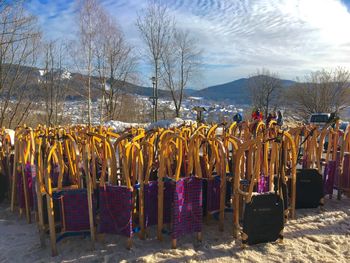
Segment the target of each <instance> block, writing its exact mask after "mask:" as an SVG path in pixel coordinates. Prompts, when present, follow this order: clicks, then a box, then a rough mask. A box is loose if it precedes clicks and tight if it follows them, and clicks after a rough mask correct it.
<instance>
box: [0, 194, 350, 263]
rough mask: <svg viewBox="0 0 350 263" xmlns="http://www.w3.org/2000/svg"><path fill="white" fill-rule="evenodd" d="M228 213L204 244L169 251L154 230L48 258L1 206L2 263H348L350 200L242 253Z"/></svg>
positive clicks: (181, 244)
mask: <svg viewBox="0 0 350 263" xmlns="http://www.w3.org/2000/svg"><path fill="white" fill-rule="evenodd" d="M231 222H232V214H230V213H228V214H226V222H225V231H224V232H223V233H222V232H219V231H218V221H215V220H214V219H212V220H210V221H209V222H208V224H205V225H204V229H203V242H202V243H199V242H197V241H195V237H194V236H192V235H190V236H185V237H183V238H181V239H179V241H178V249H170V246H171V240H170V237H169V236H167V235H165V236H164V241H163V242H159V241H158V240H157V239H156V238H155V237H156V229H155V227H152V228H151V231H150V238H149V239H147V240H140V239H138V238H137V237H134V238H133V241H134V246H133V248H132V249H131V250H130V251H129V250H126V249H125V238H124V237H120V236H113V235H111V236H105V238H100V239H99V241H98V242H96V245H95V249H94V250H92V249H91V246H90V241H89V239H88V238H85V239H84V238H80V237H74V238H67V239H65V240H63V241H61V242H60V243H58V251H59V255H58V256H57V257H54V258H52V257H51V256H50V250H49V240H48V238H47V240H46V241H47V247H46V248H44V249H43V248H40V247H39V236H38V233H37V229H36V225H35V224H30V225H28V224H27V223H26V222H25V220H24V219H23V218H22V219H19V217H18V215H17V214H13V213H11V212H10V210H9V208H8V204H2V205H0V233H1V234H0V262H23V263H24V262H120V261H124V262H202V261H206V262H233V261H235V262H350V199H343V200H341V201H338V200H328V199H327V200H326V205H325V211H322V212H320V211H319V210H318V209H307V210H298V211H297V219H296V220H292V221H289V222H288V223H287V226H286V228H285V240H284V243H283V244H279V243H269V244H259V245H255V246H252V247H249V248H246V249H244V250H242V249H241V248H240V246H239V243H238V241H236V240H234V239H233V238H232V237H231V232H232V224H231Z"/></svg>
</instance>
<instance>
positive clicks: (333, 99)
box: [286, 68, 350, 120]
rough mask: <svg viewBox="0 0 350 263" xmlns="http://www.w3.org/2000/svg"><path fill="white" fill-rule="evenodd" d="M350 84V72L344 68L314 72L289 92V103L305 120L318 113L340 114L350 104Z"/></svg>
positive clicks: (299, 81)
mask: <svg viewBox="0 0 350 263" xmlns="http://www.w3.org/2000/svg"><path fill="white" fill-rule="evenodd" d="M349 82H350V71H348V70H346V69H344V68H336V69H334V70H330V71H327V70H325V69H323V70H321V71H316V72H312V73H310V74H309V75H307V76H305V78H304V80H303V81H301V80H299V79H298V82H297V83H296V84H295V86H294V87H291V88H290V89H289V90H288V91H287V93H286V98H287V102H288V101H289V102H291V101H292V102H293V104H292V105H291V104H290V103H289V106H290V108H291V109H292V110H293V111H295V113H296V114H298V115H300V116H301V117H303V118H304V119H305V120H307V119H308V118H309V117H310V115H311V114H312V113H316V112H337V113H339V112H340V111H341V110H342V109H344V108H345V107H347V105H348V104H349V102H350V99H349V95H350V93H349V88H350V84H349Z"/></svg>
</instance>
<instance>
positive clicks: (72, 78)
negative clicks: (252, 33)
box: [0, 64, 295, 104]
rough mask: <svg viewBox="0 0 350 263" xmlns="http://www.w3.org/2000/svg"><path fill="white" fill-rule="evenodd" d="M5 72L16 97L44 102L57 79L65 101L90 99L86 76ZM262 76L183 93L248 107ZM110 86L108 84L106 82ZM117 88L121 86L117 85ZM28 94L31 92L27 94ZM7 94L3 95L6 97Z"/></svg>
mask: <svg viewBox="0 0 350 263" xmlns="http://www.w3.org/2000/svg"><path fill="white" fill-rule="evenodd" d="M2 67H3V69H4V72H5V71H6V72H8V73H9V76H8V78H7V80H8V81H7V82H6V83H4V84H6V85H7V84H10V83H11V78H12V77H14V76H15V75H16V74H18V75H19V76H21V77H20V78H19V79H18V81H17V82H16V83H15V84H14V86H15V87H16V89H17V91H18V92H14V93H13V95H14V96H16V94H21V92H22V91H23V92H24V91H27V92H26V94H27V95H28V96H29V97H30V98H31V99H43V98H44V97H45V94H46V91H45V90H46V89H45V85H44V81H45V79H51V78H54V79H55V80H59V81H58V82H56V85H57V83H59V85H61V86H62V87H63V86H64V87H66V89H65V92H64V96H65V98H66V100H85V99H86V97H87V89H86V88H85V87H86V83H87V78H88V77H87V76H86V75H82V74H79V73H70V72H68V71H61V72H59V71H54V72H53V73H52V72H45V70H42V69H39V68H36V67H28V66H18V65H6V64H3V65H2ZM258 77H259V76H255V77H251V78H242V79H238V80H235V81H231V82H228V83H224V84H221V85H216V86H211V87H208V88H205V89H202V90H195V89H191V88H186V89H185V90H184V94H185V96H193V97H202V98H203V99H206V100H213V101H226V102H229V103H233V104H249V103H250V96H249V89H248V86H249V81H251V80H252V79H253V78H258ZM281 83H282V85H283V86H284V87H289V86H291V85H293V84H294V83H295V82H294V81H291V80H281ZM107 84H108V83H107ZM116 85H118V83H117V84H116ZM119 87H120V90H119V92H121V93H124V94H132V95H138V96H145V97H151V96H153V89H152V88H151V87H143V86H138V85H135V84H132V83H129V82H126V83H122V82H120V84H119ZM28 91H29V92H28ZM4 94H5V93H3V94H0V97H1V96H4ZM158 96H159V98H170V97H171V94H170V91H168V90H162V89H159V90H158ZM100 97H101V85H100V82H99V79H98V78H97V77H92V78H91V98H92V99H93V100H96V99H97V98H100Z"/></svg>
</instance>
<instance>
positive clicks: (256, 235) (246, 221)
mask: <svg viewBox="0 0 350 263" xmlns="http://www.w3.org/2000/svg"><path fill="white" fill-rule="evenodd" d="M283 228H284V205H283V200H282V199H281V197H280V196H279V195H277V194H276V193H273V192H269V193H265V194H258V195H253V196H252V200H251V202H250V203H247V204H246V205H245V210H244V217H243V237H242V243H243V244H248V245H253V244H258V243H266V242H273V241H276V240H277V239H283V235H282V231H283Z"/></svg>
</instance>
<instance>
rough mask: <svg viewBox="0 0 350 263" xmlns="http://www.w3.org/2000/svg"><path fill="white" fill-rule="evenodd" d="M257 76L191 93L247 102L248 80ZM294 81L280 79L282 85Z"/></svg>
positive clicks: (291, 83) (229, 100)
mask: <svg viewBox="0 0 350 263" xmlns="http://www.w3.org/2000/svg"><path fill="white" fill-rule="evenodd" d="M257 77H259V76H255V77H250V78H242V79H238V80H235V81H231V82H228V83H224V84H220V85H215V86H211V87H208V88H205V89H202V90H199V91H197V92H195V93H193V94H192V96H197V97H203V98H204V99H210V100H215V101H227V102H231V103H235V104H249V103H250V95H249V88H248V87H249V82H250V81H251V80H253V78H257ZM294 83H295V82H294V81H291V80H283V79H282V80H281V84H282V86H283V87H290V86H292V85H293V84H294Z"/></svg>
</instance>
